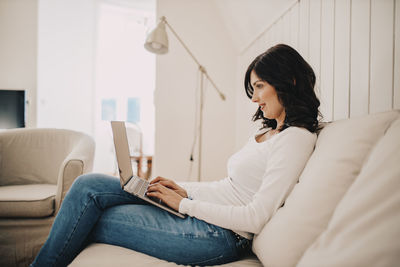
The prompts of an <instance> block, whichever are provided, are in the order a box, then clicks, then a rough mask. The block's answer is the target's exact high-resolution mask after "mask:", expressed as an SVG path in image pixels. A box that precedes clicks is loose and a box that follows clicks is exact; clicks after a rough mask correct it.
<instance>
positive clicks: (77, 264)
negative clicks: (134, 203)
mask: <svg viewBox="0 0 400 267" xmlns="http://www.w3.org/2000/svg"><path fill="white" fill-rule="evenodd" d="M87 266H96V267H102V266H104V267H108V266H119V267H124V266H137V267H139V266H143V267H144V266H146V267H147V266H153V267H176V266H182V265H177V264H175V263H172V262H167V261H164V260H160V259H157V258H155V257H152V256H149V255H146V254H143V253H140V252H137V251H134V250H131V249H127V248H123V247H118V246H113V245H107V244H100V243H95V244H91V245H89V246H88V247H86V248H85V249H84V250H83V251H82V252H81V253H80V254H79V255H78V257H76V258H75V260H74V261H73V262H72V263H71V264H70V265H69V267H87ZM220 266H225V267H227V266H232V267H235V266H236V267H246V266H249V267H256V266H257V267H261V266H262V264H261V262H260V261H259V260H258V259H257V258H256V257H255V256H254V255H253V256H249V257H247V258H244V259H242V260H240V261H236V262H231V263H228V264H224V265H220Z"/></svg>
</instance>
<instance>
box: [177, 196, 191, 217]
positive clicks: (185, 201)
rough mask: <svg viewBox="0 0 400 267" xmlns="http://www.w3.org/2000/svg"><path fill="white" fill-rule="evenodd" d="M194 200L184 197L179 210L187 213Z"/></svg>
mask: <svg viewBox="0 0 400 267" xmlns="http://www.w3.org/2000/svg"><path fill="white" fill-rule="evenodd" d="M191 202H192V200H190V199H188V198H183V199H182V200H181V202H180V203H179V212H180V213H182V214H187V213H188V211H189V207H190V205H191V204H192V203H191Z"/></svg>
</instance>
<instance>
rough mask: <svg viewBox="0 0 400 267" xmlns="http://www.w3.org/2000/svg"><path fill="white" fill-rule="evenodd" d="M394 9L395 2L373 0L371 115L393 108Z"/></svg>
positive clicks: (391, 0)
mask: <svg viewBox="0 0 400 267" xmlns="http://www.w3.org/2000/svg"><path fill="white" fill-rule="evenodd" d="M393 9H394V1H393V0H371V64H370V68H371V69H370V73H371V77H370V103H369V112H370V113H375V112H379V111H385V110H389V109H391V108H392V96H393V56H394V55H393Z"/></svg>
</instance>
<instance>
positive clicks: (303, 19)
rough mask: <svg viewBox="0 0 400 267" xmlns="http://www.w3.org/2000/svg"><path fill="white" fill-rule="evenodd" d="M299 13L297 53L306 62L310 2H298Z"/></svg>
mask: <svg viewBox="0 0 400 267" xmlns="http://www.w3.org/2000/svg"><path fill="white" fill-rule="evenodd" d="M299 4H300V6H299V8H300V13H299V16H300V18H299V23H300V25H299V26H300V29H299V50H298V51H299V53H300V54H301V55H302V56H303V57H304V58H305V59H306V60H308V51H309V41H310V38H309V33H310V32H309V29H310V27H309V23H310V14H309V13H310V0H302V1H300V3H299Z"/></svg>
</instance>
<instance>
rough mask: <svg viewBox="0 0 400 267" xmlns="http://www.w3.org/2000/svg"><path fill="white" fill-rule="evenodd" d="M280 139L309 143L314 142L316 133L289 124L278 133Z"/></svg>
mask: <svg viewBox="0 0 400 267" xmlns="http://www.w3.org/2000/svg"><path fill="white" fill-rule="evenodd" d="M279 135H280V138H277V139H281V141H285V142H289V141H290V142H294V143H296V142H304V141H309V142H311V143H315V141H316V140H317V134H316V133H312V132H310V131H309V130H307V129H306V128H303V127H297V126H290V127H288V128H286V129H285V130H283V131H282V132H280V133H279Z"/></svg>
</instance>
